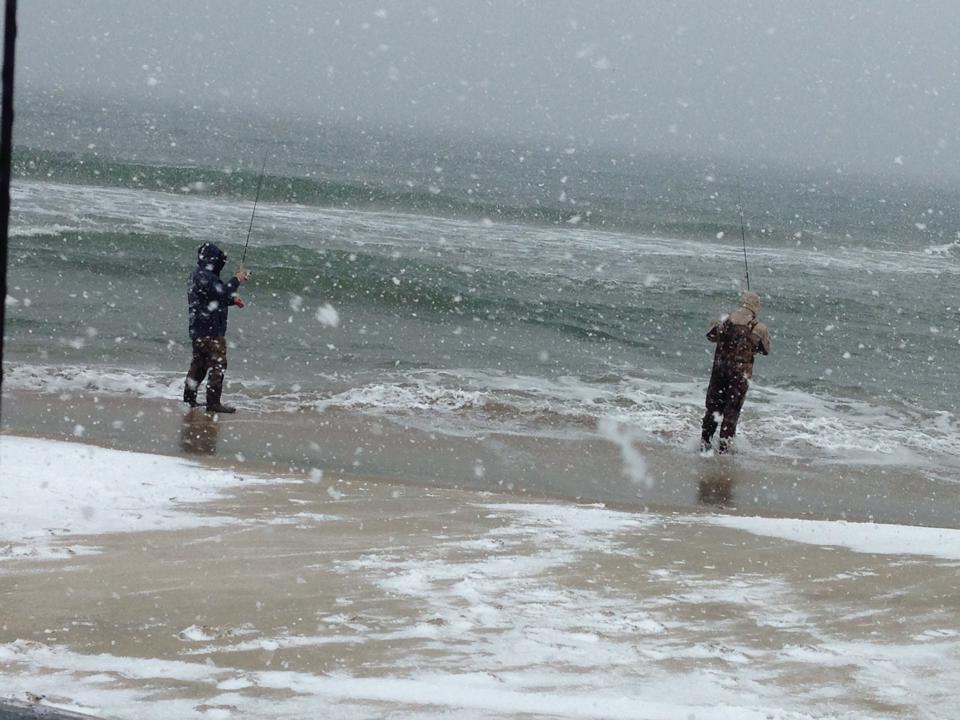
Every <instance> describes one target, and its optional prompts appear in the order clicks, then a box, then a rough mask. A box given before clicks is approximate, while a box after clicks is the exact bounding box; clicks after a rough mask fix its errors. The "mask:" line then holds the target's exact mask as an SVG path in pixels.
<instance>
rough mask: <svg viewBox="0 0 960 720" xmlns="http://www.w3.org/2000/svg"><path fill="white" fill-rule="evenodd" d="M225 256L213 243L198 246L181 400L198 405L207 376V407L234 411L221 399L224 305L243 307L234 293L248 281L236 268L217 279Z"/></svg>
mask: <svg viewBox="0 0 960 720" xmlns="http://www.w3.org/2000/svg"><path fill="white" fill-rule="evenodd" d="M226 263H227V256H226V254H225V253H224V252H223V250H221V249H220V248H218V247H217V246H216V245H214V244H213V243H204V244H203V245H201V246H200V248H199V249H198V250H197V268H196V270H194V271H193V274H192V275H191V276H190V287H189V289H188V291H187V304H188V308H189V315H190V339H191V340H192V341H193V360H192V362H191V363H190V370H189V371H188V372H187V381H186V384H185V385H184V388H183V401H184V402H185V403H187V404H189V405H190V407H197V405H198V404H199V403H197V389H198V388H199V387H200V383H202V382H203V378H204V377H205V376H207V374H208V373H209V377H208V379H207V411H208V412H217V413H233V412H236V411H237V409H236V408H235V407H231V406H230V405H224V404H222V403H221V402H220V395H221V393H222V392H223V374H224V372H225V371H226V369H227V340H226V338H225V337H224V336H225V335H226V334H227V309H228V308H229V307H230V306H231V305H236V306H237V307H238V308H242V307H243V305H244V302H243V300H242V299H241V298H240V296H239V295H238V294H237V291H238V290H239V288H240V286H241V285H242V284H243V283H245V282H246V281H247V272H246V271H245V270H240V271H238V272H237V273H236V274H235V275H234V276H233V277H232V278H230V279H229V280H228V281H226V282H223V281H222V280H221V279H220V271H221V270H223V266H224V265H226Z"/></svg>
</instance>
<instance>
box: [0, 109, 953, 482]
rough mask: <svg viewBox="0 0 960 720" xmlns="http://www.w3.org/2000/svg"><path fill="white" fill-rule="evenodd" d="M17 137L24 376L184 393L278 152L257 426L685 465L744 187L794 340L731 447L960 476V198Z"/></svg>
mask: <svg viewBox="0 0 960 720" xmlns="http://www.w3.org/2000/svg"><path fill="white" fill-rule="evenodd" d="M15 140H16V147H15V156H14V173H15V175H14V182H13V191H12V192H13V210H12V218H11V225H12V229H11V239H10V265H9V276H8V277H9V280H8V284H9V297H8V298H7V300H6V303H7V305H6V310H7V325H6V328H5V345H4V347H5V367H4V371H5V387H6V388H7V389H13V390H24V391H33V392H39V393H42V394H53V395H61V394H64V393H71V392H94V393H103V394H105V395H116V396H123V395H133V396H137V397H140V398H146V399H156V398H165V399H168V400H176V399H178V398H179V396H180V393H181V390H182V382H183V376H184V374H185V371H186V368H187V365H188V364H189V356H190V344H189V338H188V336H187V321H186V286H187V279H188V276H189V274H190V272H191V270H192V268H193V267H194V265H195V258H196V249H197V247H198V246H199V245H200V244H201V243H203V242H215V243H217V244H219V245H221V247H223V248H224V249H225V251H226V252H227V253H228V256H229V260H228V265H227V268H228V270H231V269H235V268H236V267H238V266H239V262H240V259H241V256H242V254H243V250H244V248H243V246H244V240H245V238H246V234H247V229H248V224H249V222H250V218H251V211H252V209H253V201H254V197H255V194H256V190H257V184H258V175H259V169H260V163H261V161H262V160H263V158H264V156H266V174H265V177H264V180H263V187H262V194H261V196H260V201H259V204H258V207H257V210H256V217H255V221H254V224H253V228H252V233H251V236H250V243H249V248H248V249H247V251H246V261H245V265H246V267H247V268H248V269H249V270H250V271H251V280H250V282H249V283H248V284H247V285H246V286H244V288H243V291H242V294H243V296H244V299H245V300H246V301H247V303H248V305H247V307H246V308H245V309H243V310H238V309H233V310H231V312H230V320H229V331H228V340H229V341H230V357H229V370H228V372H227V387H226V393H225V396H227V397H228V398H229V401H230V402H234V403H235V404H237V405H238V406H239V408H240V413H241V414H240V415H239V416H238V418H239V417H243V416H248V417H249V416H251V415H252V416H257V415H262V414H264V413H276V414H277V416H278V417H282V416H283V414H284V413H293V414H296V415H297V417H298V421H299V422H300V423H301V424H302V423H303V422H304V421H305V420H306V421H309V420H310V418H315V419H316V422H317V426H318V431H317V433H318V438H319V437H321V436H322V432H323V431H322V430H321V429H320V425H321V421H322V419H323V418H324V417H325V416H326V415H328V414H329V413H331V412H337V411H350V412H354V413H359V414H361V415H364V416H371V417H375V418H377V419H378V421H384V422H388V423H389V422H395V423H400V424H401V425H413V426H416V427H418V428H420V429H421V430H423V431H424V432H427V433H430V434H433V435H437V436H448V437H459V438H463V437H470V438H480V439H483V438H491V437H514V438H517V437H519V438H525V439H529V440H530V441H531V442H533V441H536V440H537V439H538V438H549V439H550V440H551V441H554V442H556V441H560V442H563V441H564V440H569V441H570V442H576V441H579V440H582V439H583V438H594V439H597V438H599V439H600V440H604V439H607V440H609V441H611V442H614V443H616V442H618V440H617V438H618V437H620V435H618V433H619V432H620V429H626V430H624V431H625V432H626V431H629V433H631V437H638V438H642V440H641V441H640V444H641V445H642V446H643V447H648V448H654V449H655V450H656V452H658V453H661V454H662V453H666V454H667V455H669V456H670V457H672V458H674V459H675V463H677V464H679V466H681V467H682V465H683V463H685V462H687V461H688V459H689V461H690V462H694V459H695V458H697V452H696V448H697V440H698V434H699V422H700V417H701V415H702V412H703V410H702V408H703V397H704V392H705V388H706V383H707V380H708V377H709V372H710V364H711V358H712V346H711V345H710V344H709V343H708V342H707V341H706V339H705V337H704V333H705V331H706V329H707V326H708V325H709V322H710V321H711V320H712V319H714V318H716V317H718V316H719V315H720V314H721V313H724V312H729V311H731V310H732V309H733V308H734V307H735V305H736V301H737V298H738V297H739V294H740V292H741V291H742V290H743V289H744V287H745V284H744V280H745V278H744V254H743V248H742V246H741V237H740V221H739V214H738V208H737V193H738V189H739V192H740V193H741V194H742V199H743V209H744V215H745V220H746V227H745V234H746V247H747V259H748V262H749V270H750V281H751V287H752V289H754V290H756V291H758V292H759V293H760V294H761V295H762V296H763V299H764V300H763V302H764V306H763V309H762V311H761V319H763V320H764V321H765V322H766V323H767V324H768V325H769V327H770V329H771V333H772V336H773V353H772V354H771V355H770V356H769V357H761V358H760V359H759V360H758V361H757V365H756V369H755V377H754V382H753V384H752V387H751V390H750V393H749V396H748V398H747V402H746V406H745V410H744V413H743V416H742V419H741V426H740V431H739V434H738V439H737V440H738V442H737V455H736V458H737V460H736V461H737V462H738V463H741V464H744V465H745V466H747V467H750V466H756V467H763V466H764V464H765V463H767V462H770V461H775V462H778V463H790V462H804V463H811V462H814V463H819V464H820V466H821V467H822V468H823V472H824V473H830V472H842V471H843V468H849V467H856V468H860V469H863V468H872V467H876V468H883V469H891V468H893V469H898V468H902V469H904V470H905V471H909V472H911V473H919V474H920V476H921V477H922V478H925V479H926V481H928V482H929V483H930V488H931V492H933V491H934V489H935V488H937V487H942V486H943V485H944V484H947V485H951V486H952V485H953V484H955V482H956V478H957V476H958V470H960V426H958V421H957V416H956V414H955V409H956V400H957V393H956V389H955V388H956V384H955V358H956V356H957V351H958V345H960V331H958V322H957V315H958V310H960V289H958V283H957V273H958V264H957V258H958V256H960V231H958V229H957V226H956V223H955V219H956V217H957V216H958V210H960V188H957V187H946V186H934V185H928V184H924V183H921V182H919V181H917V180H915V179H913V180H911V179H910V178H908V177H904V178H901V179H898V180H893V179H891V177H892V176H891V177H886V178H872V177H865V176H851V175H847V174H845V173H841V172H836V171H832V170H823V169H817V168H809V167H793V166H781V165H775V164H763V163H742V162H739V161H736V160H730V159H724V158H682V157H661V156H656V155H650V154H643V153H638V152H629V151H624V150H622V149H620V150H618V149H611V148H606V147H604V145H603V143H602V138H598V139H594V140H583V139H571V138H562V139H559V140H553V141H550V140H544V139H530V138H528V139H523V140H513V141H510V140H505V139H498V138H493V137H485V136H482V135H473V136H470V137H460V138H458V137H454V136H450V135H445V134H443V133H441V132H439V131H437V132H436V133H433V134H431V133H428V132H426V131H424V130H422V129H421V130H417V131H414V130H411V129H409V128H401V129H397V128H383V127H376V126H372V125H368V124H365V123H363V122H358V123H357V124H356V125H355V126H350V127H344V126H331V125H329V124H324V123H322V122H318V121H316V120H312V119H310V118H304V117H297V118H258V117H239V116H237V115H233V114H229V113H220V112H217V111H216V110H215V109H210V108H195V107H189V106H187V107H178V106H174V105H170V106H162V105H155V106H149V107H147V106H143V107H140V106H138V107H133V106H130V105H128V104H125V103H122V102H119V101H102V102H100V101H98V102H86V101H82V100H70V101H68V100H65V99H63V98H59V99H54V98H50V97H42V98H41V97H27V98H25V99H24V100H23V101H22V103H21V105H20V106H19V107H18V117H17V132H16V137H15ZM225 272H226V271H225ZM6 420H7V421H8V423H9V422H10V421H9V419H6ZM15 429H17V430H19V431H25V430H29V429H30V428H22V427H19V428H17V427H15ZM34 429H35V430H36V431H38V432H41V431H43V428H34ZM641 455H642V448H641ZM624 457H625V459H627V454H625V456H624ZM465 462H472V461H467V460H465ZM838 468H839V470H838ZM408 479H415V478H408ZM514 481H515V482H516V483H518V484H522V482H523V478H522V477H518V478H515V479H514ZM557 483H558V484H557V487H558V488H560V487H561V486H562V485H563V482H562V481H561V480H559V479H558V481H557ZM589 497H590V495H589V493H587V494H586V498H587V499H589Z"/></svg>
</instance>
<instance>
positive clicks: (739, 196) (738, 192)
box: [240, 180, 750, 290]
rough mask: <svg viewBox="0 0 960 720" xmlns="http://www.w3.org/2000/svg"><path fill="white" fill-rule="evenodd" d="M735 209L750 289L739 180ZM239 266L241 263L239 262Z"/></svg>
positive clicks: (748, 288) (744, 266)
mask: <svg viewBox="0 0 960 720" xmlns="http://www.w3.org/2000/svg"><path fill="white" fill-rule="evenodd" d="M737 209H738V210H739V211H740V242H741V243H743V269H744V271H745V272H746V273H747V290H750V266H749V265H747V232H746V230H745V229H744V226H743V198H742V196H741V193H740V181H739V180H737ZM240 264H241V266H242V265H243V263H242V262H241V263H240Z"/></svg>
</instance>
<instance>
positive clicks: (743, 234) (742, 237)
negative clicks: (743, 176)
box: [737, 180, 750, 290]
mask: <svg viewBox="0 0 960 720" xmlns="http://www.w3.org/2000/svg"><path fill="white" fill-rule="evenodd" d="M737 209H738V210H739V211H740V241H741V242H742V243H743V269H744V271H745V272H746V273H747V290H749V289H750V266H749V265H747V232H746V230H745V229H744V227H743V199H742V197H741V194H740V181H739V180H738V181H737Z"/></svg>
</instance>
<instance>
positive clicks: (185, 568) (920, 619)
mask: <svg viewBox="0 0 960 720" xmlns="http://www.w3.org/2000/svg"><path fill="white" fill-rule="evenodd" d="M331 483H332V484H333V486H334V487H335V488H336V491H335V492H328V491H325V490H324V488H326V487H328V486H329V485H330V484H331ZM193 509H194V510H197V511H200V512H203V513H205V514H207V515H210V516H211V517H215V518H219V519H220V520H221V521H222V520H223V519H229V520H230V522H229V524H228V525H226V526H223V525H220V526H216V527H198V528H194V529H190V530H180V531H176V532H144V533H129V534H112V535H98V536H90V537H79V538H78V537H76V536H74V537H72V538H71V540H70V543H71V546H74V547H77V546H88V547H95V548H98V549H99V552H98V554H92V555H84V554H77V555H75V556H72V557H67V558H65V559H55V560H46V561H36V560H30V559H16V560H8V561H6V562H4V563H2V564H0V607H3V608H4V616H3V619H2V622H0V676H2V678H3V685H4V687H3V692H0V697H3V696H4V694H6V696H7V697H17V698H21V699H22V698H23V697H24V696H25V695H26V693H33V694H35V695H37V696H44V698H45V700H44V701H45V702H51V703H60V704H61V705H62V706H65V707H68V708H70V709H73V710H77V711H82V712H88V713H90V714H93V715H100V716H103V717H117V718H152V717H157V718H160V717H166V718H169V717H180V718H194V717H195V718H210V717H216V718H228V717H251V718H253V717H256V718H261V717H308V716H312V717H349V718H378V717H386V716H390V717H416V718H441V717H451V716H453V717H458V718H462V717H466V718H489V717H516V718H520V717H597V718H610V717H624V718H627V717H630V718H661V717H662V718H671V717H688V716H694V717H698V718H715V717H716V718H718V717H737V718H809V717H827V716H829V717H836V716H841V715H842V716H844V717H850V718H903V717H914V718H933V717H950V713H949V711H947V710H946V709H947V708H948V707H950V703H952V696H953V688H954V687H956V681H957V680H958V679H960V633H958V632H957V630H956V628H957V627H958V626H960V605H958V603H957V597H958V590H960V575H958V567H960V563H958V562H957V561H944V560H935V559H931V558H925V557H920V556H896V555H875V554H864V553H856V552H851V551H849V550H845V549H842V548H837V547H818V546H811V545H803V544H798V543H794V542H790V541H787V540H778V539H775V538H769V537H759V536H756V535H752V534H750V533H747V532H743V531H741V530H735V529H731V528H725V527H719V526H713V525H710V524H708V523H705V522H702V520H704V519H705V518H703V516H699V515H679V514H671V513H625V512H615V511H610V510H606V509H603V508H600V507H596V506H583V505H572V504H569V503H544V502H518V501H517V499H516V498H515V497H512V496H508V495H497V494H488V493H477V492H473V491H460V490H449V489H438V488H424V487H418V486H410V485H395V484H390V483H385V482H371V481H366V480H360V479H352V480H345V479H340V480H339V481H336V480H334V479H332V478H329V477H326V478H325V479H324V482H323V483H322V484H318V483H314V482H310V481H308V480H307V481H303V480H301V481H291V480H289V479H288V480H282V479H278V480H277V481H276V482H275V483H273V484H268V485H249V486H241V487H238V488H236V489H235V490H233V491H231V492H230V493H229V495H228V496H226V497H224V498H222V499H221V500H218V501H215V502H213V503H207V504H204V505H203V506H198V507H195V508H193ZM724 708H726V710H724ZM938 708H940V709H943V710H944V711H945V712H946V714H944V715H939V714H938V712H939V711H938ZM727 711H729V712H728V714H722V712H727Z"/></svg>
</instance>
